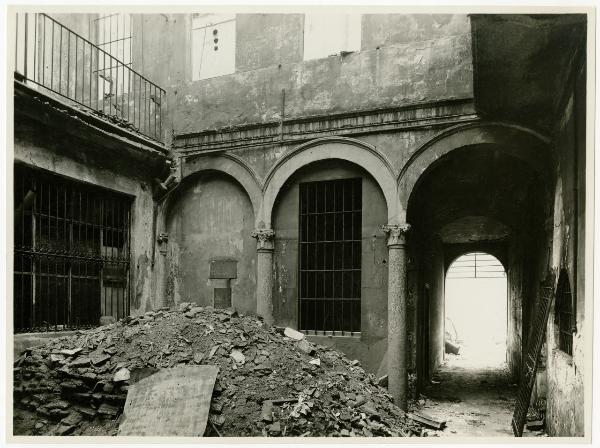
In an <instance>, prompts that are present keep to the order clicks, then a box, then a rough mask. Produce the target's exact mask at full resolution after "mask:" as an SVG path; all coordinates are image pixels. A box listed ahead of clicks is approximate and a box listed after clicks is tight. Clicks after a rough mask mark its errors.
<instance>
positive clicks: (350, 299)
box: [299, 178, 362, 335]
mask: <svg viewBox="0 0 600 448" xmlns="http://www.w3.org/2000/svg"><path fill="white" fill-rule="evenodd" d="M299 212H300V235H299V246H300V247H299V252H300V253H299V257H300V263H299V271H300V275H299V282H300V285H299V291H300V294H299V316H300V319H299V326H300V329H301V330H303V331H305V332H307V333H312V334H332V335H353V334H355V333H359V332H360V328H361V322H360V321H361V244H362V241H361V240H362V179H360V178H354V179H341V180H328V181H320V182H306V183H301V184H300V207H299Z"/></svg>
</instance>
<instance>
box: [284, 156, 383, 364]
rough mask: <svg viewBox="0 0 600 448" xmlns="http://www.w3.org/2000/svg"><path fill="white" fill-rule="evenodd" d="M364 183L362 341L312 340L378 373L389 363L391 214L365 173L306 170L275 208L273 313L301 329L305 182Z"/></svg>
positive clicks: (321, 166) (319, 166)
mask: <svg viewBox="0 0 600 448" xmlns="http://www.w3.org/2000/svg"><path fill="white" fill-rule="evenodd" d="M350 177H361V178H362V179H363V183H362V188H363V190H362V191H363V193H362V194H363V213H362V239H363V242H362V261H361V336H360V339H359V338H352V337H311V339H314V340H315V341H316V342H319V343H323V344H328V345H333V346H335V347H336V348H338V349H340V350H343V351H344V352H345V353H346V355H347V356H349V357H350V358H352V359H354V358H356V359H359V360H360V361H361V362H362V364H363V365H364V366H365V367H366V368H367V369H368V370H370V371H373V372H377V371H378V370H379V368H380V365H381V364H382V361H383V355H384V353H385V349H386V345H387V344H386V336H387V265H386V260H387V246H386V242H385V238H384V235H383V233H382V232H381V230H380V227H381V225H382V224H384V223H386V221H387V209H386V204H385V199H384V197H383V193H382V192H381V189H380V188H379V186H378V185H377V183H376V182H375V180H374V179H373V178H371V177H370V176H369V175H368V174H367V173H366V172H365V171H364V170H362V169H361V168H360V167H358V166H356V165H353V164H350V163H348V162H343V161H342V160H331V161H325V162H319V163H315V164H311V165H308V166H306V167H304V168H302V169H300V170H299V171H298V172H297V173H296V174H295V175H294V176H293V177H292V178H291V179H290V180H289V182H288V183H287V186H286V188H285V190H284V191H282V192H281V193H280V195H279V197H278V199H277V202H276V204H275V210H274V214H273V229H274V230H275V252H274V256H273V259H274V267H273V269H274V271H275V272H274V276H275V283H274V287H273V308H274V310H273V312H274V317H275V323H276V325H282V326H290V327H293V328H297V322H298V314H297V313H298V290H297V281H298V274H297V273H298V264H297V263H298V213H299V212H298V200H299V187H298V184H299V183H300V182H308V181H316V180H327V179H341V178H350Z"/></svg>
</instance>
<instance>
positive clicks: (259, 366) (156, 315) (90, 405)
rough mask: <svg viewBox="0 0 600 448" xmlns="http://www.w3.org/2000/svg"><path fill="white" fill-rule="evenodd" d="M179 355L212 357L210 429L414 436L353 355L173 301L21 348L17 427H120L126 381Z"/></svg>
mask: <svg viewBox="0 0 600 448" xmlns="http://www.w3.org/2000/svg"><path fill="white" fill-rule="evenodd" d="M182 364H196V365H199V364H208V365H216V366H218V367H219V374H218V377H217V381H216V383H215V387H214V390H213V396H212V401H211V407H210V415H209V424H208V426H207V430H206V433H205V435H206V436H311V437H318V436H419V435H421V433H422V429H421V427H420V426H419V425H417V424H416V423H415V422H413V421H411V420H410V419H408V418H407V417H406V415H405V413H404V412H403V411H402V410H400V409H399V408H398V407H396V406H395V405H394V404H392V400H391V397H390V395H389V394H388V393H387V391H386V390H385V389H384V388H383V387H381V386H380V385H379V383H380V381H379V380H377V379H376V378H375V377H374V376H373V375H372V374H367V373H366V372H365V371H364V370H363V368H362V367H361V366H360V365H359V363H358V361H356V360H354V361H352V360H350V359H348V358H346V357H345V356H343V355H342V354H340V353H339V352H336V351H334V350H332V349H330V348H328V347H325V346H322V345H314V344H312V343H310V342H308V341H307V340H306V339H304V335H303V334H302V333H299V332H296V331H294V330H292V329H289V328H286V329H281V328H276V327H270V326H267V325H265V324H264V323H263V322H262V321H261V320H260V319H259V318H257V317H255V316H243V315H241V314H237V313H236V312H235V311H234V310H231V309H227V310H216V309H213V308H212V307H204V308H203V307H198V306H193V305H192V304H188V303H184V304H181V305H180V307H179V309H177V310H169V309H161V310H159V311H156V312H148V313H146V314H144V315H142V316H140V317H136V318H126V319H123V320H122V321H119V322H117V323H114V324H111V325H107V326H104V327H99V328H95V329H91V330H85V331H79V332H78V333H77V335H75V336H70V337H63V338H60V339H56V340H53V341H52V342H50V343H48V344H47V345H45V346H41V347H36V348H33V349H30V350H27V351H26V352H25V353H23V355H22V356H21V357H20V358H19V359H18V360H16V362H15V365H14V403H15V406H14V413H15V417H14V433H15V434H16V435H17V434H21V435H68V434H72V435H116V434H117V431H118V424H119V419H120V418H121V414H122V411H123V406H124V404H125V400H126V397H127V390H128V387H129V385H130V384H134V383H135V382H136V381H139V380H140V379H141V378H144V377H145V376H148V375H150V374H152V373H154V372H156V371H157V370H159V369H163V368H170V367H175V366H177V365H182Z"/></svg>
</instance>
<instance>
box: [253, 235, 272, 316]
mask: <svg viewBox="0 0 600 448" xmlns="http://www.w3.org/2000/svg"><path fill="white" fill-rule="evenodd" d="M252 237H253V238H256V251H257V252H258V256H257V266H256V312H257V314H258V315H259V316H262V318H263V319H264V320H265V322H266V323H267V324H269V325H272V324H273V249H274V246H273V238H274V237H275V232H273V230H271V229H258V230H255V231H254V232H252Z"/></svg>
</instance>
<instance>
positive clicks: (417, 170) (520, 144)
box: [398, 122, 552, 219]
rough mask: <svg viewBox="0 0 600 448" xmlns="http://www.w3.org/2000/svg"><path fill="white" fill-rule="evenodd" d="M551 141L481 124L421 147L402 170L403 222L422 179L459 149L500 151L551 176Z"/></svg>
mask: <svg viewBox="0 0 600 448" xmlns="http://www.w3.org/2000/svg"><path fill="white" fill-rule="evenodd" d="M549 143H550V139H549V138H548V137H546V136H544V135H542V134H540V133H538V132H536V131H533V130H531V129H529V128H526V127H523V126H520V125H516V124H512V123H505V122H479V123H470V124H466V125H459V126H454V127H452V128H450V129H446V130H444V131H442V132H441V133H439V134H437V135H436V136H434V137H433V138H431V139H430V140H428V141H427V142H425V143H424V144H423V145H421V146H420V147H419V148H418V149H417V150H416V151H415V152H414V153H413V154H412V155H411V157H410V158H409V159H408V161H407V162H406V164H405V165H404V166H403V167H402V169H401V171H400V174H399V176H398V201H399V208H400V210H399V213H400V218H401V219H406V211H407V208H408V201H409V198H410V195H411V193H412V192H413V190H414V188H415V186H416V184H417V183H418V182H419V180H420V179H421V178H422V175H423V174H424V173H425V172H426V171H427V170H429V169H430V168H431V167H432V166H433V165H434V164H436V162H438V160H440V159H441V158H442V157H443V156H445V155H446V154H448V153H450V152H452V151H453V150H455V149H458V148H464V147H469V146H480V147H486V146H487V147H489V148H490V149H501V150H502V151H503V152H504V153H506V154H509V155H511V156H513V157H515V158H518V159H520V160H522V161H524V162H525V163H527V164H528V165H529V166H530V167H531V168H532V169H533V170H534V171H536V172H542V173H544V172H548V171H549V169H550V167H551V164H552V153H551V151H549V149H548V145H549Z"/></svg>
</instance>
